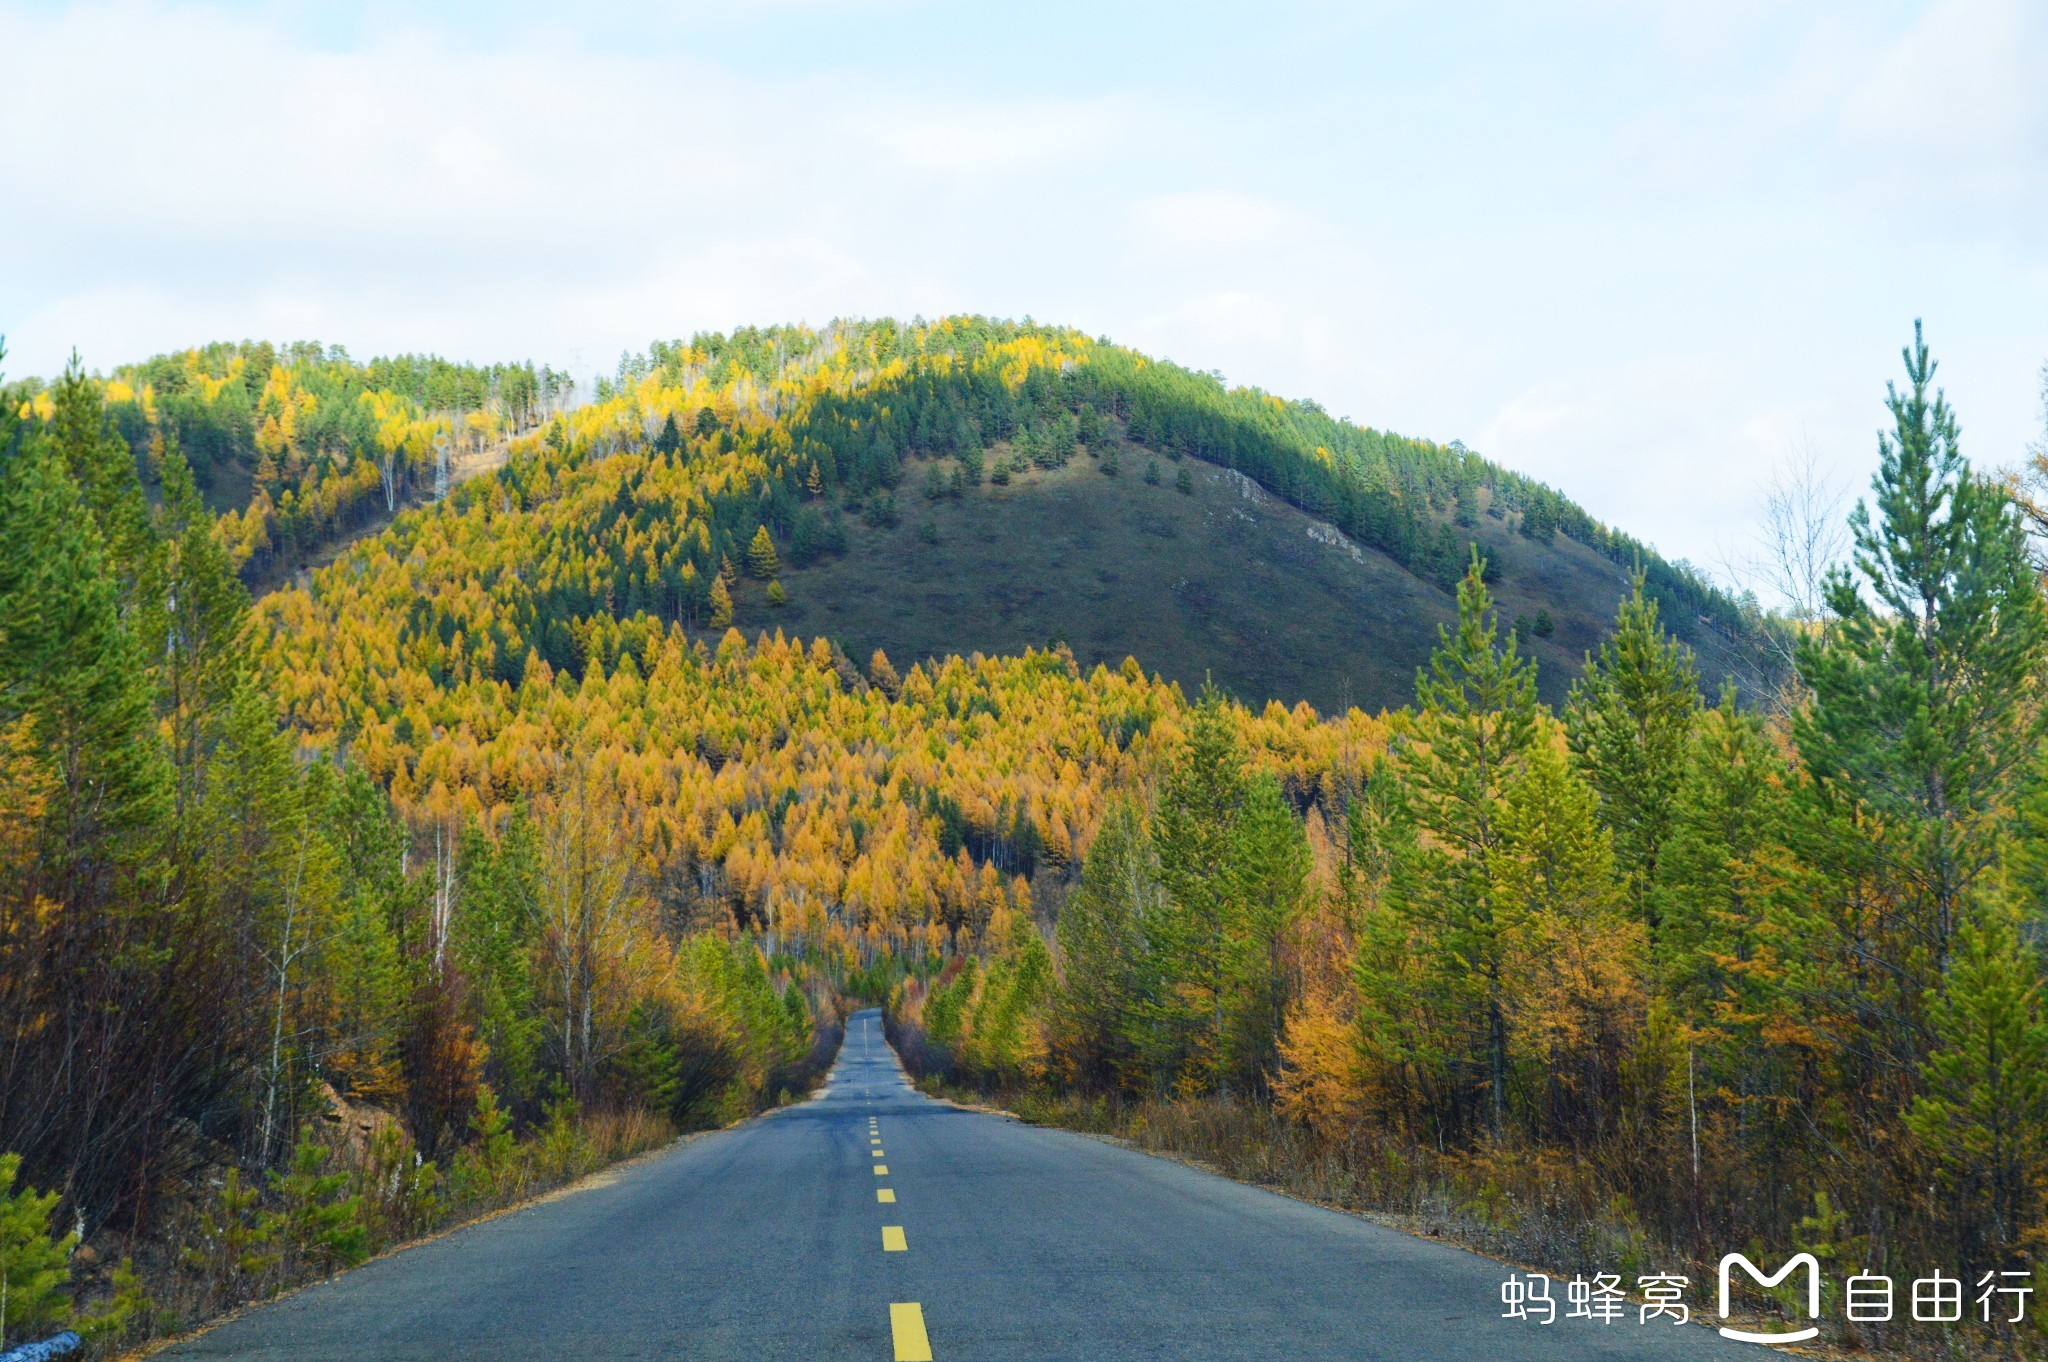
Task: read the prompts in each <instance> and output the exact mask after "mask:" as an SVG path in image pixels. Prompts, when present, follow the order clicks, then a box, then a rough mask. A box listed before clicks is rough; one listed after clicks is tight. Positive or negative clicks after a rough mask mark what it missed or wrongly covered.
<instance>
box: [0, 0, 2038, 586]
mask: <svg viewBox="0 0 2048 1362" xmlns="http://www.w3.org/2000/svg"><path fill="white" fill-rule="evenodd" d="M0 51H6V52H9V53H10V54H11V59H10V61H9V63H8V73H7V77H6V79H5V81H0V164H4V165H6V166H7V167H8V175H7V177H6V180H5V182H4V183H0V334H4V335H5V336H6V338H7V346H8V350H9V354H8V357H7V359H6V361H5V364H6V369H7V371H8V372H9V373H10V374H13V375H22V374H42V375H50V374H53V373H54V372H56V371H57V370H58V369H59V368H61V366H62V365H63V363H64V362H65V359H66V357H67V356H68V355H69V354H70V353H71V352H72V351H73V349H74V348H75V349H76V350H77V351H78V353H79V354H80V355H81V356H82V357H83V359H84V361H85V363H86V364H87V366H88V367H92V368H101V369H104V368H111V367H112V366H113V365H115V364H118V363H122V362H125V361H128V360H133V359H139V358H142V357H144V356H147V355H150V354H154V353H159V352H162V351H165V350H171V349H177V348H182V347H184V346H187V345H192V344H197V343H201V342H204V341H207V340H213V339H240V338H244V337H248V338H269V339H272V340H279V341H282V340H288V339H317V340H321V341H324V342H328V343H330V344H333V343H339V344H343V345H346V346H347V347H348V349H349V351H350V353H352V354H355V355H357V356H359V357H368V356H370V355H374V354H382V353H391V352H395V351H402V350H410V351H433V352H437V353H440V354H444V355H448V356H451V357H454V358H461V359H470V360H495V359H526V358H531V359H533V360H534V361H536V362H537V363H538V362H546V363H552V364H554V365H556V366H557V367H574V368H576V369H578V370H579V371H583V372H590V371H608V370H610V369H612V368H613V367H614V366H615V365H616V363H617V360H618V357H619V355H620V353H621V352H622V351H624V350H628V349H631V350H636V351H637V350H639V349H642V348H644V347H645V346H646V344H647V343H648V341H650V340H652V339H656V338H661V339H670V338H675V337H685V336H688V335H690V334H692V333H693V332H696V331H700V330H724V329H727V328H730V327H733V326H736V325H744V324H767V323H771V322H776V321H802V322H808V323H812V324H817V323H822V322H825V321H828V320H830V319H832V318H833V317H838V316H883V315H891V316H898V317H907V316H912V315H924V316H928V317H929V316H938V315H942V314H946V313H953V312H975V313H984V314H990V315H995V316H1005V317H1023V316H1027V315H1028V316H1031V317H1034V318H1036V319H1038V320H1040V321H1046V322H1058V323H1063V324H1068V325H1073V326H1077V327H1080V328H1082V329H1084V330H1085V331H1087V332H1089V333H1090V334H1094V335H1103V336H1108V337H1109V338H1111V339H1113V340H1116V341H1119V342H1122V343H1125V344H1128V345H1132V346H1135V347H1137V348H1139V349H1141V350H1144V351H1146V352H1148V353H1152V354H1157V355H1163V356H1166V357H1169V358H1172V359H1174V360H1176V361H1179V362H1180V363H1183V364H1186V365H1189V366H1191V367H1194V368H1198V369H1207V370H1215V371H1219V372H1220V373H1222V374H1223V376H1224V377H1225V378H1226V379H1227V380H1228V381H1230V382H1232V383H1243V384H1251V385H1255V386H1258V387H1262V388H1265V389H1267V390H1269V391H1272V392H1277V393H1280V394H1283V395H1285V396H1288V397H1311V398H1314V399H1316V400H1317V401H1318V402H1320V403H1322V404H1323V406H1324V407H1325V408H1327V409H1328V410H1329V411H1331V412H1332V413H1333V414H1337V415H1343V416H1348V417H1350V418H1351V419H1353V420H1355V421H1357V422H1359V423H1360V424H1364V425H1371V426H1375V427H1379V428H1382V429H1391V430H1396V431H1399V432H1402V433H1404V434H1409V435H1415V436H1422V437H1427V438H1432V439H1436V440H1440V441H1449V440H1452V439H1462V440H1463V441H1465V443H1466V444H1468V445H1470V446H1471V447H1473V448H1475V449H1477V450H1480V451H1481V452H1483V453H1485V454H1487V455H1489V456H1491V457H1493V458H1495V459H1497V460H1498V461H1500V462H1502V463H1504V464H1506V465H1508V466H1510V467H1512V468H1516V469H1518V470H1521V471H1523V472H1526V473H1529V474H1532V475H1534V476H1536V477H1539V478H1541V479H1543V480H1545V481H1547V482H1549V483H1551V484H1553V485H1554V486H1556V487H1558V488H1560V489H1561V490H1563V491H1564V492H1565V493H1566V494H1568V495H1569V496H1571V497H1572V498H1574V499H1575V500H1577V501H1578V502H1579V503H1580V504H1582V505H1584V506H1585V507H1586V508H1587V509H1588V510H1590V511H1592V512H1593V513H1594V514H1595V515H1597V516H1599V517H1601V518H1602V519H1604V520H1607V521H1609V522H1611V523H1614V524H1617V525H1620V526H1622V527H1623V528H1626V529H1628V530H1629V531H1631V532H1632V533H1635V534H1637V535H1639V536H1641V537H1643V538H1645V539H1648V540H1650V541H1651V542H1652V543H1654V544H1656V545H1657V546H1658V547H1659V548H1660V549H1661V550H1663V551H1664V552H1665V553H1667V554H1670V555H1672V556H1683V557H1686V558H1689V559H1691V560H1692V561H1694V562H1695V563H1697V564H1700V565H1701V566H1703V567H1706V568H1708V569H1710V570H1713V571H1716V572H1717V573H1725V572H1726V571H1727V570H1728V569H1729V568H1730V567H1732V566H1734V565H1737V564H1739V563H1740V562H1741V561H1742V560H1743V559H1744V558H1745V556H1746V554H1747V552H1748V547H1749V545H1750V543H1751V541H1752V526H1753V525H1754V522H1755V520H1756V516H1757V508H1758V501H1759V496H1760V489H1761V487H1762V486H1763V485H1764V484H1765V483H1766V482H1767V481H1768V480H1769V479H1770V478H1771V477H1772V476H1773V474H1774V470H1776V469H1779V468H1781V467H1782V466H1783V465H1784V464H1785V463H1786V462H1787V461H1788V460H1789V459H1794V458H1799V457H1807V456H1810V457H1811V458H1813V459H1814V460H1816V461H1817V462H1818V464H1819V465H1820V466H1821V467H1822V468H1823V469H1824V470H1826V471H1827V472H1828V473H1829V474H1830V475H1831V476H1832V477H1834V478H1835V480H1836V481H1837V483H1838V484H1839V485H1840V486H1842V487H1844V488H1848V489H1851V490H1858V489H1860V488H1861V487H1862V486H1863V485H1864V484H1865V483H1866V482H1867V480H1868V477H1869V474H1870V471H1871V469H1872V468H1873V467H1874V466H1875V461H1876V432H1877V429H1878V428H1879V426H1880V424H1881V423H1882V421H1883V419H1884V408H1883V399H1884V389H1885V383H1886V382H1887V381H1888V380H1891V379H1893V378H1895V377H1897V376H1898V375H1899V373H1900V362H1899V350H1900V348H1901V347H1902V346H1903V345H1904V344H1906V343H1907V342H1908V341H1910V339H1911V335H1912V326H1913V322H1914V320H1915V319H1916V318H1924V319H1925V323H1926V329H1927V337H1928V341H1929V343H1930V345H1931V346H1932V347H1933V350H1934V353H1935V355H1936V357H1937V358H1938V359H1939V360H1940V361H1941V366H1942V367H1941V381H1942V382H1943V384H1944V385H1945V386H1946V387H1947V389H1948V391H1949V395H1950V397H1951V399H1952V401H1953V402H1954V404H1955V406H1956V408H1957V409H1958V412H1959V414H1960V417H1961V420H1962V425H1963V446H1964V450H1965V452H1966V453H1967V454H1968V455H1969V456H1970V457H1971V458H1972V460H1973V461H1974V462H1975V463H1977V464H1978V465H1980V466H1985V467H1996V466H2002V465H2013V464H2017V463H2018V462H2020V461H2021V460H2022V459H2023V458H2024V457H2025V451H2026V447H2027V445H2028V443H2029V442H2030V441H2038V440H2040V439H2042V438H2043V433H2042V420H2043V413H2042V402H2043V394H2042V382H2043V364H2044V361H2048V81H2042V80H2041V79H2039V73H2040V72H2042V71H2044V70H2048V6H2044V5H2041V4H2039V3H2037V2H2035V0H1937V2H1936V3H1889V2H1887V0H1854V2H1853V3H1830V0H1799V2H1797V3H1783V4H1779V3H1771V2H1770V0H1720V3H1717V4H1713V5H1703V4H1699V3H1697V2H1696V0H1684V2H1683V3H1679V2H1677V0H1672V2H1670V3H1666V2H1665V0H1577V2H1576V3H1551V4H1534V5H1532V4H1527V3H1519V4H1513V3H1504V4H1491V5H1489V4H1460V3H1449V2H1447V0H1437V2H1435V3H1372V2H1371V0H1350V2H1349V3H1341V4H1336V3H1333V4H1320V3H1301V4H1296V3H1283V2H1282V0H1266V3H1262V4H1259V5H1256V6H1252V5H1245V6H1214V5H1206V4H1200V3H1192V2H1188V0H1184V2H1182V3H1174V4H1168V5H1156V6H1155V5H1141V4H1125V5H1117V4H1105V3H1102V0H1094V3H1086V4H1068V3H1063V2H1062V0H1050V2H1048V3H1040V4H1037V5H1033V6H1022V7H1020V6H1015V5H996V4H982V3H957V2H956V3H950V4H940V3H919V2H918V0H839V2H835V0H779V2H771V3H762V4H755V5H743V4H737V3H731V2H730V0H729V2H728V3H724V4H708V3H696V0H666V3H659V4H655V3H646V4H602V3H587V4H581V5H577V6H573V7H571V6H546V5H536V4H530V3H524V0H492V3H482V2H481V0H478V2H477V3H466V2H465V0H450V2H449V3H441V4H413V5H405V6H397V5H385V4H376V3H367V4H366V3H350V2H349V0H319V3H279V4H240V3H220V4H184V3H166V2H164V0H135V2H133V3H130V2H129V0H120V2H118V3H111V4H105V3H87V4H57V3H46V2H44V0H26V2H24V0H0Z"/></svg>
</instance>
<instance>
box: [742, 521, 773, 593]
mask: <svg viewBox="0 0 2048 1362" xmlns="http://www.w3.org/2000/svg"><path fill="white" fill-rule="evenodd" d="M747 571H749V572H751V573H753V574H754V576H756V577H758V578H759V579H761V580H762V581H764V582H765V581H768V580H770V579H771V578H773V577H774V576H775V575H776V574H777V573H779V572H781V571H782V563H781V561H780V560H778V559H777V558H776V556H775V541H774V540H773V539H770V538H769V537H768V527H767V526H766V525H763V526H761V527H760V528H759V529H757V530H755V531H754V542H753V543H751V544H749V545H747Z"/></svg>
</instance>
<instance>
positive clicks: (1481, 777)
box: [1393, 550, 1537, 1134]
mask: <svg viewBox="0 0 2048 1362" xmlns="http://www.w3.org/2000/svg"><path fill="white" fill-rule="evenodd" d="M1483 572H1484V568H1483V565H1482V564H1481V561H1480V558H1479V554H1478V552H1477V550H1474V552H1473V555H1472V562H1471V566H1470V568H1469V569H1468V570H1467V572H1466V574H1465V578H1464V580H1463V581H1462V582H1460V583H1459V585H1458V628H1457V632H1456V633H1455V634H1454V633H1452V632H1451V631H1450V630H1449V629H1445V628H1441V627H1440V628H1439V630H1438V633H1439V636H1440V638H1439V642H1438V644H1437V649H1436V653H1435V655H1434V656H1433V657H1432V658H1431V659H1430V664H1429V666H1428V667H1427V668H1426V669H1424V670H1423V671H1422V672H1420V673H1419V674H1418V675H1417V677H1416V683H1415V690H1416V698H1417V700H1418V702H1419V705H1420V708H1419V710H1418V712H1417V713H1416V714H1415V715H1414V717H1413V718H1412V719H1410V720H1408V722H1407V724H1406V726H1405V727H1406V732H1405V735H1404V736H1405V738H1406V741H1405V742H1404V743H1403V744H1402V746H1401V749H1400V751H1399V753H1398V755H1397V757H1396V762H1397V769H1398V771H1399V772H1400V774H1401V775H1402V777H1403V778H1404V780H1405V782H1406V785H1407V792H1408V800H1407V805H1408V813H1409V816H1410V817H1411V818H1412V819H1413V821H1414V823H1415V826H1416V827H1417V828H1418V829H1420V830H1421V831H1422V832H1424V833H1426V834H1427V835H1428V840H1427V841H1426V842H1419V843H1417V844H1415V846H1414V847H1413V849H1412V850H1411V851H1410V853H1409V854H1408V855H1406V856H1404V857H1403V858H1402V863H1401V865H1400V866H1399V867H1398V869H1397V871H1396V875H1395V881H1394V893H1393V898H1394V901H1395V903H1396V906H1397V907H1398V908H1399V910H1400V911H1401V913H1402V914H1403V915H1404V916H1405V917H1407V918H1408V919H1409V920H1410V921H1411V922H1413V923H1414V925H1415V928H1416V930H1417V932H1418V933H1419V934H1420V938H1421V941H1420V945H1421V948H1422V949H1423V950H1424V951H1425V952H1427V953H1428V958H1427V961H1426V963H1425V968H1426V969H1427V970H1429V971H1430V974H1429V976H1428V978H1427V979H1426V981H1425V983H1424V986H1425V987H1427V988H1428V989H1429V990H1430V992H1431V993H1432V995H1433V996H1434V997H1436V998H1437V999H1438V1000H1439V1001H1438V1005H1440V1006H1442V1007H1444V1008H1446V1009H1448V1010H1449V1011H1450V1012H1452V1013H1455V1014H1461V1015H1462V1017H1463V1024H1464V1025H1465V1026H1466V1027H1467V1046H1468V1050H1467V1053H1468V1054H1473V1055H1476V1056H1477V1065H1476V1072H1473V1073H1467V1074H1461V1075H1459V1076H1457V1077H1458V1086H1459V1087H1460V1088H1461V1089H1469V1088H1471V1087H1475V1086H1476V1087H1477V1088H1478V1089H1480V1090H1482V1091H1483V1092H1484V1093H1485V1100H1486V1105H1487V1112H1488V1122H1489V1124H1490V1126H1491V1128H1492V1129H1493V1131H1494V1132H1495V1133H1496V1134H1497V1133H1499V1132H1500V1131H1501V1129H1502V1128H1503V1126H1504V1124H1505V1121H1506V1116H1507V1079H1508V1059H1509V1053H1508V1049H1509V1036H1508V1024H1509V1017H1508V1007H1507V979H1506V973H1505V971H1506V968H1507V953H1508V950H1509V946H1510V943H1509V941H1508V939H1507V936H1506V932H1505V930H1504V928H1505V924H1504V923H1503V922H1502V920H1501V905H1500V904H1498V903H1497V902H1496V901H1495V896H1494V887H1493V869H1494V868H1493V866H1492V864H1491V861H1492V858H1493V857H1494V856H1495V855H1496V854H1498V853H1499V851H1500V850H1501V847H1502V833H1501V829H1500V826H1499V819H1500V811H1501V806H1502V803H1503V801H1504V800H1505V798H1506V795H1507V790H1508V788H1509V785H1510V783H1511V781H1512V780H1513V778H1514V776H1515V774H1516V771H1517V769H1518V767H1519V766H1520V763H1521V762H1522V761H1523V759H1524V758H1525V757H1526V756H1527V754H1528V751H1529V749H1530V747H1531V746H1532V745H1533V744H1534V742H1535V740H1536V719H1537V706H1536V674H1535V673H1536V669H1535V664H1534V663H1533V662H1531V661H1529V660H1528V659H1526V658H1524V657H1522V656H1521V655H1520V653H1519V652H1518V651H1517V649H1516V641H1515V636H1514V635H1513V634H1509V635H1508V636H1507V637H1506V638H1505V639H1504V640H1503V639H1502V638H1501V637H1500V625H1499V621H1498V618H1497V617H1496V615H1495V613H1494V608H1493V598H1492V596H1491V595H1490V594H1489V593H1488V592H1487V590H1486V583H1485V580H1484V577H1483ZM1475 1080H1476V1081H1475ZM1457 1101H1458V1103H1459V1105H1460V1106H1462V1105H1463V1101H1464V1099H1463V1097H1462V1096H1461V1097H1459V1098H1458V1099H1457ZM1453 1119H1462V1112H1454V1113H1453Z"/></svg>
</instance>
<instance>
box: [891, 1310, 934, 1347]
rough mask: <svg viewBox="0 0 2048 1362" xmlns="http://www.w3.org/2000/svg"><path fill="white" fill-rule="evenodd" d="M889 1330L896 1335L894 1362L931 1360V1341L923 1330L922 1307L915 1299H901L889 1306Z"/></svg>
mask: <svg viewBox="0 0 2048 1362" xmlns="http://www.w3.org/2000/svg"><path fill="white" fill-rule="evenodd" d="M889 1332H890V1333H892V1334H894V1335H895V1336H896V1362H932V1341H931V1340H930V1339H929V1338H927V1337H925V1332H924V1309H923V1307H921V1306H920V1305H918V1303H917V1302H916V1301H902V1302H898V1303H896V1304H892V1305H891V1306H890V1307H889Z"/></svg>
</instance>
